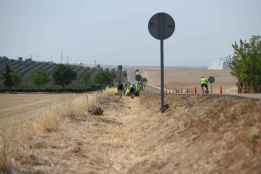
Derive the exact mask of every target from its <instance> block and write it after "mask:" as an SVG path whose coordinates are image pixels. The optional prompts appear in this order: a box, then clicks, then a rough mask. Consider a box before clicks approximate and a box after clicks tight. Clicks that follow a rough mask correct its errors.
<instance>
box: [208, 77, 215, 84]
mask: <svg viewBox="0 0 261 174" xmlns="http://www.w3.org/2000/svg"><path fill="white" fill-rule="evenodd" d="M208 81H209V83H215V81H216V79H215V77H213V76H210V77H209V78H208Z"/></svg>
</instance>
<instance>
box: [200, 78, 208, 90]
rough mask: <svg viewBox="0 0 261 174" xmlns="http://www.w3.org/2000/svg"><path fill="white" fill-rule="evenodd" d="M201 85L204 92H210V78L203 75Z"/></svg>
mask: <svg viewBox="0 0 261 174" xmlns="http://www.w3.org/2000/svg"><path fill="white" fill-rule="evenodd" d="M200 85H201V89H202V93H203V94H208V78H206V77H204V76H201V78H200Z"/></svg>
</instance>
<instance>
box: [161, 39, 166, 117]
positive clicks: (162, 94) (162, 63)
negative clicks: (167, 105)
mask: <svg viewBox="0 0 261 174" xmlns="http://www.w3.org/2000/svg"><path fill="white" fill-rule="evenodd" d="M160 72H161V73H160V74H161V83H160V88H161V90H160V91H161V92H160V95H161V108H160V110H161V112H162V113H163V112H164V110H165V109H164V42H163V40H160Z"/></svg>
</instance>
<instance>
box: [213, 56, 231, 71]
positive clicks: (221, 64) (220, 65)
mask: <svg viewBox="0 0 261 174" xmlns="http://www.w3.org/2000/svg"><path fill="white" fill-rule="evenodd" d="M208 69H209V70H224V69H229V67H228V65H227V64H226V61H225V58H220V59H218V60H216V61H215V62H213V63H212V64H211V65H210V66H209V67H208Z"/></svg>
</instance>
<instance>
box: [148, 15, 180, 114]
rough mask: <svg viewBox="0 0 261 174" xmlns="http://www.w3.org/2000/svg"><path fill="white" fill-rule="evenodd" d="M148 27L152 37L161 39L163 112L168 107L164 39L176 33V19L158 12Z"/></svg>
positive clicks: (161, 108)
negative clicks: (165, 97)
mask: <svg viewBox="0 0 261 174" xmlns="http://www.w3.org/2000/svg"><path fill="white" fill-rule="evenodd" d="M148 28H149V32H150V34H151V35H152V37H154V38H155V39H157V40H160V77H161V81H160V95H161V107H160V110H161V112H162V113H163V112H164V111H165V110H166V109H167V105H165V104H164V95H165V94H164V40H165V39H168V38H169V37H170V36H171V35H172V34H173V33H174V31H175V21H174V19H173V18H172V17H171V16H170V15H169V14H167V13H157V14H155V15H153V16H152V17H151V19H150V21H149V26H148Z"/></svg>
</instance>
